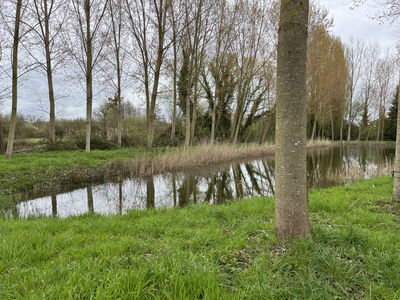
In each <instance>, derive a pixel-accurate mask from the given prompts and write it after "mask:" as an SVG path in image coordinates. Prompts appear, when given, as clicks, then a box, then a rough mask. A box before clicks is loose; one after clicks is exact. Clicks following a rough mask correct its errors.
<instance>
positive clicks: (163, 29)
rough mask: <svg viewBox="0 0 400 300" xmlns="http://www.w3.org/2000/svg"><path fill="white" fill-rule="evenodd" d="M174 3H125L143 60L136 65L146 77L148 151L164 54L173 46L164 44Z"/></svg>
mask: <svg viewBox="0 0 400 300" xmlns="http://www.w3.org/2000/svg"><path fill="white" fill-rule="evenodd" d="M171 2H172V1H171V0H154V1H145V0H133V1H129V0H126V9H127V13H128V18H129V29H130V32H131V33H132V36H133V38H134V40H135V42H136V46H137V49H138V51H139V56H140V59H139V60H137V62H138V63H139V64H140V68H141V70H142V72H141V74H142V75H143V80H142V82H143V85H144V89H145V98H146V119H147V147H148V148H151V147H152V146H153V141H154V129H155V122H156V103H157V96H158V89H159V82H160V77H161V71H162V67H163V63H164V58H165V52H166V50H167V49H168V48H169V47H170V45H171V43H167V42H166V40H165V39H166V33H167V31H168V29H169V27H168V26H167V25H168V24H167V21H168V18H167V15H168V13H169V11H170V9H171V6H172V3H171ZM151 84H152V87H151Z"/></svg>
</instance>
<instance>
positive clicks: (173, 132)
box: [171, 9, 178, 142]
mask: <svg viewBox="0 0 400 300" xmlns="http://www.w3.org/2000/svg"><path fill="white" fill-rule="evenodd" d="M171 14H172V18H173V23H174V24H173V27H172V30H173V31H172V41H173V43H172V46H173V52H174V67H173V72H174V77H173V85H174V103H173V106H172V129H171V142H173V141H174V140H175V134H176V101H177V89H176V83H177V80H178V75H177V72H178V67H177V62H178V52H177V47H176V46H177V40H176V28H175V19H174V11H173V9H172V10H171Z"/></svg>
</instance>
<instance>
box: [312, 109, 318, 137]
mask: <svg viewBox="0 0 400 300" xmlns="http://www.w3.org/2000/svg"><path fill="white" fill-rule="evenodd" d="M316 131H317V116H316V115H315V117H314V122H313V128H312V131H311V142H313V141H314V138H315V133H316Z"/></svg>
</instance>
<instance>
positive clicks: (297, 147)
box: [275, 0, 311, 241]
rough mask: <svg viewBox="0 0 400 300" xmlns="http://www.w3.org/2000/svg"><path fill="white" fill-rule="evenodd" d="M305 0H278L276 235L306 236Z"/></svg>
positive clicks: (287, 237)
mask: <svg viewBox="0 0 400 300" xmlns="http://www.w3.org/2000/svg"><path fill="white" fill-rule="evenodd" d="M308 12H309V1H308V0H281V15H280V25H279V41H278V73H277V106H276V151H275V163H276V167H275V170H276V191H275V196H276V203H275V225H276V234H277V236H278V238H279V239H280V240H282V241H289V240H293V239H297V238H300V237H308V236H310V235H311V229H310V221H309V212H308V194H307V163H306V162H307V161H306V158H307V149H306V146H307V130H306V129H307V112H306V67H307V66H306V64H307V63H306V62H307V37H308V29H307V28H308Z"/></svg>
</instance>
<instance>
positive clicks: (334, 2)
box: [0, 0, 400, 118]
mask: <svg viewBox="0 0 400 300" xmlns="http://www.w3.org/2000/svg"><path fill="white" fill-rule="evenodd" d="M318 2H319V3H320V4H321V5H322V6H324V7H326V8H327V9H328V10H329V12H330V14H331V16H332V17H333V18H334V27H333V28H332V33H333V34H335V35H336V36H339V37H341V38H342V40H343V41H344V42H346V41H348V40H349V39H350V38H351V37H353V38H357V39H360V40H365V41H369V42H378V43H379V44H380V45H381V47H383V48H391V49H394V47H395V45H396V40H397V36H396V28H395V27H394V26H393V25H391V24H383V25H381V24H379V23H378V22H377V21H376V20H373V19H372V17H373V16H374V15H375V14H376V13H377V9H376V8H374V7H371V6H370V5H364V6H362V7H358V8H356V9H350V5H351V0H319V1H318ZM397 29H399V28H397ZM397 32H399V33H400V30H397ZM28 76H29V77H28ZM28 76H27V78H26V83H25V84H24V85H23V86H22V87H21V89H20V94H19V97H20V98H19V103H18V113H22V114H24V115H40V116H43V117H45V118H47V114H46V113H45V112H44V111H40V108H41V105H40V104H38V98H42V99H43V104H44V106H45V107H47V106H48V104H47V96H46V93H47V87H46V79H45V77H41V76H38V75H35V74H31V75H28ZM55 85H56V86H55V87H56V88H57V89H58V90H62V93H65V92H66V93H67V94H68V95H69V96H68V97H66V98H63V99H60V100H58V101H57V107H58V108H59V109H58V111H59V113H58V117H61V118H76V117H81V118H84V117H85V109H84V107H85V100H84V99H85V98H84V93H83V90H82V89H81V88H80V87H79V85H78V86H74V85H72V83H71V82H69V83H67V84H65V83H64V80H63V78H62V76H57V77H56V78H55ZM104 97H105V96H104V95H103V96H101V97H97V99H96V97H95V103H94V106H95V108H96V106H97V105H98V103H99V102H100V101H99V100H103V98H104ZM132 97H133V96H132ZM126 98H129V97H126ZM96 100H97V101H96ZM128 100H131V101H132V102H135V100H134V99H132V98H131V99H128ZM136 102H140V101H137V100H136ZM133 104H134V105H135V106H136V107H137V106H140V103H133ZM0 112H1V113H2V114H9V113H10V103H9V102H8V103H5V104H3V105H2V106H1V105H0Z"/></svg>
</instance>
